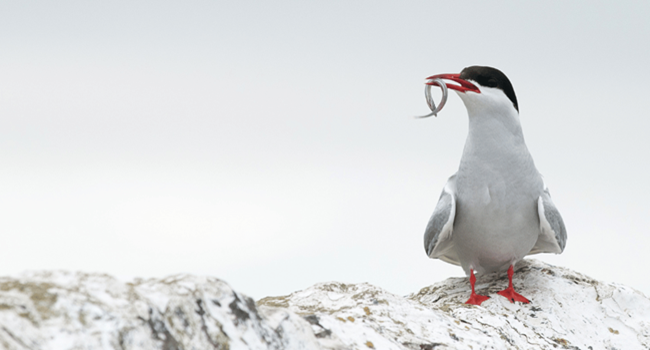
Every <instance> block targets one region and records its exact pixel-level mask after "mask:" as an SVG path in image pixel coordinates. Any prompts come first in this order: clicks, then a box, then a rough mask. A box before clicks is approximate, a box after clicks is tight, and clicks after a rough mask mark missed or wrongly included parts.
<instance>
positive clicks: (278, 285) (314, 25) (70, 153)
mask: <svg viewBox="0 0 650 350" xmlns="http://www.w3.org/2000/svg"><path fill="white" fill-rule="evenodd" d="M648 18H650V2H648V1H618V2H615V3H614V2H608V3H606V2H602V3H600V4H599V5H598V4H597V3H596V2H592V1H582V2H581V1H571V2H569V1H537V2H530V1H526V2H521V1H509V2H508V1H491V2H487V1H484V2H478V1H475V2H471V3H470V2H466V1H463V2H460V1H455V2H450V1H409V2H404V1H392V2H388V1H369V0H368V1H320V2H317V1H273V2H271V1H242V0H238V1H229V2H226V1H183V2H181V1H176V2H171V1H159V0H157V1H121V2H120V1H111V2H88V1H56V2H37V1H12V2H9V1H5V2H1V3H0V48H1V50H2V53H1V54H0V237H1V238H2V241H1V242H2V244H0V274H2V275H6V274H15V273H19V272H21V271H24V270H42V269H66V270H80V271H88V272H106V273H110V274H112V275H115V276H118V277H120V278H124V279H127V278H131V277H135V276H140V277H160V276H166V275H170V274H174V273H192V274H204V275H212V276H216V277H219V278H222V279H224V280H226V281H227V282H229V283H230V284H231V285H232V286H233V288H235V289H237V290H239V291H241V292H244V293H246V294H249V295H251V296H253V297H254V298H261V297H264V296H269V295H282V294H288V293H291V292H293V291H296V290H299V289H303V288H307V287H309V286H310V285H312V284H314V283H317V282H326V281H332V280H335V281H341V282H347V283H358V282H369V283H372V284H374V285H377V286H379V287H382V288H384V289H386V290H388V291H390V292H393V293H397V294H407V293H410V292H416V291H418V290H419V289H420V288H422V287H425V286H428V285H430V284H432V283H434V282H437V281H440V280H442V279H445V278H447V277H450V276H463V271H462V269H461V268H460V267H457V266H452V265H449V264H446V263H444V262H442V261H439V260H431V259H429V258H428V257H427V256H426V254H425V252H424V247H423V243H422V238H423V233H424V229H425V227H426V224H427V222H428V219H429V216H430V215H431V213H432V212H433V209H434V207H435V204H436V202H437V199H438V196H439V194H440V191H441V189H442V187H443V185H444V184H445V182H446V180H447V178H448V177H449V176H450V175H452V174H453V173H454V172H455V171H456V170H457V168H458V163H459V160H460V155H461V152H462V148H463V145H464V141H465V137H466V133H467V114H466V111H465V108H464V106H463V104H462V102H461V100H460V98H458V96H456V94H455V93H452V94H451V95H450V98H449V101H448V102H447V106H446V107H445V108H444V109H443V111H442V112H441V113H439V114H438V117H437V118H429V119H424V120H419V119H414V118H413V116H415V115H423V114H426V113H428V112H429V110H428V108H427V106H426V103H425V99H424V94H423V86H424V85H423V82H424V78H425V77H427V76H429V75H432V74H438V73H458V72H460V70H462V69H463V68H464V67H466V66H470V65H489V66H494V67H497V68H499V69H501V70H502V71H503V72H504V73H506V75H508V77H509V78H510V80H511V82H512V83H513V85H514V88H515V91H516V94H517V98H518V100H519V107H520V112H521V114H520V115H521V121H522V125H523V129H524V135H525V137H526V141H527V144H528V147H529V149H530V151H531V153H532V155H533V158H534V159H535V162H536V165H537V168H538V169H539V170H540V172H541V173H542V174H543V175H544V177H545V181H546V183H547V185H548V186H549V188H550V190H551V193H552V195H553V200H554V201H555V204H556V205H557V206H558V208H559V209H560V211H561V213H562V216H563V217H564V221H565V223H566V226H567V229H568V243H567V247H566V250H565V251H564V253H563V254H562V255H559V256H555V255H537V256H536V257H535V258H539V259H542V260H544V261H547V262H549V263H552V264H556V265H560V266H565V267H568V268H571V269H574V270H577V271H579V272H582V273H585V274H587V275H589V276H591V277H594V278H597V279H600V280H604V281H608V282H618V283H623V284H626V285H629V286H631V287H634V288H636V289H638V290H640V291H643V292H644V293H645V294H646V295H649V296H650V279H649V278H648V277H647V276H646V274H645V272H646V270H647V266H648V264H649V260H650V258H649V254H648V252H649V250H650V230H649V227H650V215H649V214H650V210H649V209H650V201H649V200H648V198H650V183H649V182H648V181H650V166H649V165H648V162H649V161H650V138H649V137H648V132H649V130H650V108H649V107H648V96H650V87H649V86H648V81H650V68H649V65H648V62H650V45H649V40H650V21H649V20H648ZM436 93H437V92H436Z"/></svg>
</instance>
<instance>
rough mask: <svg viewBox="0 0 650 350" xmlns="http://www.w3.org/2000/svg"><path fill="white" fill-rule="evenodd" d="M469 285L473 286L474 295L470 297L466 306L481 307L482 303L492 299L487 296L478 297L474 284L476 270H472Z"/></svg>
mask: <svg viewBox="0 0 650 350" xmlns="http://www.w3.org/2000/svg"><path fill="white" fill-rule="evenodd" d="M469 283H470V284H471V285H472V295H470V296H469V299H467V301H466V302H465V304H472V305H481V303H482V302H484V301H486V300H488V299H490V297H488V296H485V295H478V294H476V292H475V291H474V284H475V283H476V276H474V270H470V276H469Z"/></svg>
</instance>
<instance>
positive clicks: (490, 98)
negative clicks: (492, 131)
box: [457, 80, 519, 117]
mask: <svg viewBox="0 0 650 350" xmlns="http://www.w3.org/2000/svg"><path fill="white" fill-rule="evenodd" d="M468 81H470V82H471V83H472V84H474V85H476V86H477V87H478V88H479V90H481V93H480V94H478V93H475V92H472V91H468V92H458V91H457V93H458V96H460V98H461V99H462V100H463V103H464V104H465V107H466V108H467V113H468V114H469V116H470V117H472V116H474V115H486V114H490V115H511V114H513V113H514V114H515V115H518V114H519V113H518V112H517V110H516V109H515V107H514V105H513V104H512V101H510V99H509V98H508V96H506V94H505V93H504V92H503V90H501V89H499V88H492V87H486V86H482V85H480V84H478V83H477V82H475V81H473V80H468Z"/></svg>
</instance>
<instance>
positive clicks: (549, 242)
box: [528, 186, 567, 255]
mask: <svg viewBox="0 0 650 350" xmlns="http://www.w3.org/2000/svg"><path fill="white" fill-rule="evenodd" d="M537 212H538V213H539V229H540V234H539V237H538V238H537V242H536V243H535V246H534V247H533V249H532V250H531V251H530V253H528V254H529V255H531V254H538V253H555V254H560V253H562V251H564V246H565V245H566V239H567V235H566V228H565V227H564V221H563V220H562V216H561V215H560V212H559V211H558V210H557V208H556V207H555V204H554V203H553V201H552V200H551V194H550V193H549V191H548V188H546V186H545V187H544V192H543V193H542V195H541V196H539V199H538V200H537Z"/></svg>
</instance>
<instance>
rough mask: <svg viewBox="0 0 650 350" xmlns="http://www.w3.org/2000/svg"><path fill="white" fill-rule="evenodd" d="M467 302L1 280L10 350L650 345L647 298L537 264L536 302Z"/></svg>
mask: <svg viewBox="0 0 650 350" xmlns="http://www.w3.org/2000/svg"><path fill="white" fill-rule="evenodd" d="M507 283H508V282H507V277H506V276H505V274H502V275H499V276H497V275H491V276H480V277H479V284H478V285H477V290H478V291H480V292H481V293H482V294H488V295H490V296H491V297H492V298H491V299H489V300H488V301H486V302H484V303H483V305H482V306H480V307H477V306H470V305H465V304H464V301H465V300H466V299H467V298H468V296H469V282H468V281H467V279H466V278H450V279H447V280H446V281H443V282H440V283H436V284H434V285H432V286H429V287H426V288H424V289H422V290H420V291H419V292H418V293H414V294H411V295H408V296H405V297H404V296H398V295H395V294H392V293H389V292H387V291H385V290H383V289H381V288H377V287H374V286H372V285H369V284H367V283H360V284H342V283H334V282H333V283H320V284H317V285H314V286H312V287H310V288H307V289H305V290H302V291H298V292H295V293H293V294H291V295H288V296H282V297H269V298H264V299H262V300H260V301H258V302H257V303H255V302H254V301H253V300H252V299H250V298H248V297H247V296H245V295H243V294H241V293H239V292H236V291H233V290H232V289H231V288H230V286H228V285H227V284H226V283H225V282H223V281H221V280H219V279H216V278H211V277H196V276H190V275H176V276H171V277H168V278H165V279H148V280H135V281H133V282H130V283H124V282H121V281H118V280H116V279H114V278H112V277H110V276H107V275H101V274H83V273H68V272H38V273H30V274H24V275H22V276H20V277H14V278H9V277H5V278H0V348H3V349H120V350H127V349H164V350H172V349H224V350H226V349H228V350H235V349H418V350H421V349H424V350H430V349H437V350H439V349H474V350H476V349H529V348H535V349H593V350H595V349H621V350H622V349H649V348H650V299H648V298H646V297H645V296H644V295H643V294H641V293H639V292H637V291H635V290H633V289H631V288H629V287H626V286H622V285H618V284H608V283H603V282H598V281H595V280H593V279H591V278H589V277H587V276H584V275H582V274H580V273H577V272H573V271H571V270H568V269H565V268H560V267H554V266H551V265H548V264H545V263H542V262H539V261H535V260H524V261H523V262H521V263H520V264H519V265H518V266H517V269H516V272H515V280H514V284H515V288H516V289H517V290H518V291H519V292H520V293H521V294H523V295H524V296H526V297H528V298H529V299H530V300H531V303H530V304H520V303H517V304H511V303H510V302H509V301H508V300H507V299H505V298H503V297H501V296H499V295H496V292H497V291H499V290H501V289H503V288H505V287H506V286H507Z"/></svg>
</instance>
